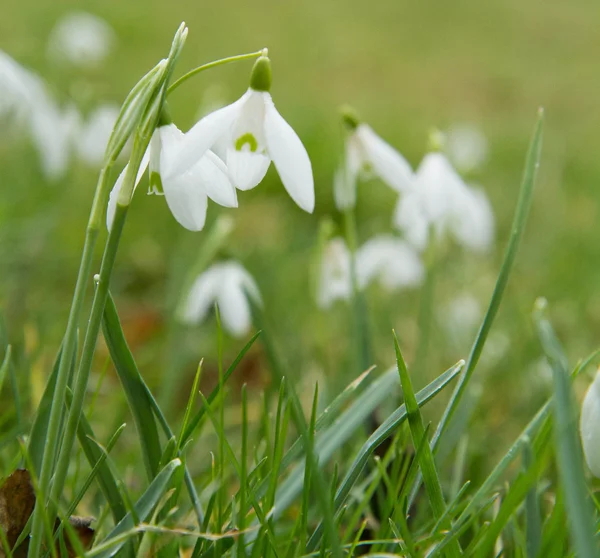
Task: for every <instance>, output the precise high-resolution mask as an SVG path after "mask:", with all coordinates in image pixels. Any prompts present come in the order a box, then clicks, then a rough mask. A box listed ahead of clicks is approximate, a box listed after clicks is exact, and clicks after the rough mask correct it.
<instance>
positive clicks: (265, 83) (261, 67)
mask: <svg viewBox="0 0 600 558" xmlns="http://www.w3.org/2000/svg"><path fill="white" fill-rule="evenodd" d="M250 87H251V88H252V89H254V91H267V92H268V91H269V90H270V89H271V60H270V59H269V57H268V56H264V55H263V56H261V57H260V58H259V59H258V60H257V61H256V62H255V63H254V68H252V75H251V76H250Z"/></svg>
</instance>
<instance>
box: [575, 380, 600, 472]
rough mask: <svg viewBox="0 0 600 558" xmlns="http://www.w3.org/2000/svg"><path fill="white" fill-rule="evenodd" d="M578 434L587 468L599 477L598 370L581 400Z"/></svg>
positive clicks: (599, 399)
mask: <svg viewBox="0 0 600 558" xmlns="http://www.w3.org/2000/svg"><path fill="white" fill-rule="evenodd" d="M579 432H580V434H581V443H582V446H583V454H584V456H585V460H586V462H587V464H588V467H589V468H590V471H591V472H592V473H593V474H594V476H595V477H600V370H599V371H598V372H596V377H595V378H594V381H593V382H592V384H591V385H590V387H589V388H588V390H587V392H586V394H585V397H584V398H583V404H582V405H581V418H580V419H579Z"/></svg>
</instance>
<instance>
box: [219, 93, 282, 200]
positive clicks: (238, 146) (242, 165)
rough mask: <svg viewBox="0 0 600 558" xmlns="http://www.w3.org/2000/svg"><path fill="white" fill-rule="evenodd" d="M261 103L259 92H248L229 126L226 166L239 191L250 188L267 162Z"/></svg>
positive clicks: (263, 107)
mask: <svg viewBox="0 0 600 558" xmlns="http://www.w3.org/2000/svg"><path fill="white" fill-rule="evenodd" d="M264 119H265V103H264V99H263V96H262V94H261V93H259V92H256V91H250V94H249V95H248V98H247V99H246V101H245V103H244V105H243V106H242V108H241V110H240V114H239V118H238V120H237V122H235V124H234V125H233V138H232V139H233V141H232V142H231V143H230V146H229V148H228V149H227V167H228V169H229V174H230V176H231V179H232V181H233V183H234V184H235V186H236V187H237V188H239V189H240V190H250V189H251V188H254V187H255V186H256V185H257V184H258V183H259V182H260V181H261V180H262V179H263V178H264V176H265V174H266V173H267V170H268V168H269V164H270V163H271V159H270V158H269V156H268V155H267V148H266V141H265V133H264Z"/></svg>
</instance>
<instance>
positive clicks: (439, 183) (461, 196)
mask: <svg viewBox="0 0 600 558" xmlns="http://www.w3.org/2000/svg"><path fill="white" fill-rule="evenodd" d="M394 225H395V226H396V227H397V228H398V229H399V230H400V231H402V232H403V233H404V236H405V238H406V239H407V240H408V241H409V242H410V243H411V244H413V245H414V246H415V247H416V248H418V249H419V250H423V249H424V248H425V247H426V246H427V243H428V242H429V235H430V233H431V232H433V233H435V234H436V235H437V236H444V235H446V234H451V235H452V236H454V238H455V240H456V241H457V242H459V244H461V245H463V246H464V247H465V248H467V249H470V250H472V251H475V252H485V251H486V250H488V249H489V248H490V247H491V245H492V243H493V240H494V214H493V211H492V208H491V206H490V203H489V200H488V198H487V196H486V195H485V193H484V191H483V190H481V189H477V188H473V187H471V186H468V185H467V184H465V183H464V181H463V180H462V178H461V177H460V176H459V175H458V173H457V172H456V171H455V170H454V168H453V167H452V165H451V164H450V162H449V161H448V159H447V158H446V156H445V155H444V154H443V153H441V152H439V151H432V152H430V153H428V154H427V155H425V157H424V158H423V160H422V161H421V164H420V165H419V168H418V169H417V172H416V174H415V179H414V183H413V187H412V188H411V189H410V190H409V191H408V192H406V193H404V194H401V195H400V197H399V199H398V203H397V205H396V209H395V213H394Z"/></svg>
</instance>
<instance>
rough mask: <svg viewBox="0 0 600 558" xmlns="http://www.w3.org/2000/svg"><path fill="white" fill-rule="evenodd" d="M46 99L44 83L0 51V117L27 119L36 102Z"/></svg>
mask: <svg viewBox="0 0 600 558" xmlns="http://www.w3.org/2000/svg"><path fill="white" fill-rule="evenodd" d="M47 98H48V93H47V91H46V86H45V85H44V82H43V81H42V80H41V79H40V78H39V77H38V76H37V75H35V74H34V73H33V72H30V71H29V70H27V69H26V68H24V67H23V66H21V65H20V64H19V63H17V62H16V61H15V60H14V59H13V58H11V57H10V56H9V55H8V54H6V53H5V52H3V51H1V50H0V117H2V118H5V117H9V118H13V119H15V120H17V121H21V120H25V119H28V118H29V116H30V115H31V111H32V110H34V109H35V105H36V104H37V103H38V101H39V100H43V101H44V102H46V100H47Z"/></svg>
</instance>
